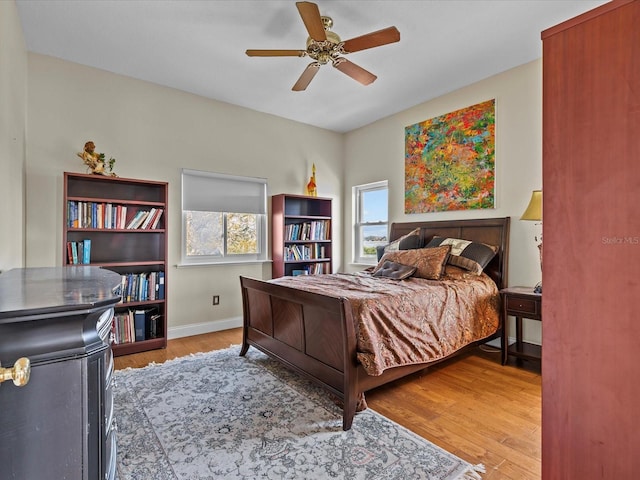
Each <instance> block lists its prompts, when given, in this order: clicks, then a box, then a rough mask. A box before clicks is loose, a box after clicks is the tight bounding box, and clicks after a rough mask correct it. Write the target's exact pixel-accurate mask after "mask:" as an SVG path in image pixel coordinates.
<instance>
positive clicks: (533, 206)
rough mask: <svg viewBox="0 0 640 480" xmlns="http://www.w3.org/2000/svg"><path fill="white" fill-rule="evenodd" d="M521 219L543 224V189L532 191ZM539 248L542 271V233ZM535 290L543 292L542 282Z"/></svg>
mask: <svg viewBox="0 0 640 480" xmlns="http://www.w3.org/2000/svg"><path fill="white" fill-rule="evenodd" d="M520 220H532V221H535V222H540V225H542V190H534V191H533V192H532V193H531V200H529V205H527V209H526V210H525V211H524V213H523V214H522V216H521V217H520ZM537 240H538V238H537V237H536V241H537ZM538 250H540V271H542V235H540V243H539V244H538ZM533 291H534V292H535V293H542V282H539V283H538V284H537V285H536V286H535V288H534V290H533Z"/></svg>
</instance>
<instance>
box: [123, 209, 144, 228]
mask: <svg viewBox="0 0 640 480" xmlns="http://www.w3.org/2000/svg"><path fill="white" fill-rule="evenodd" d="M147 215H149V212H148V211H147V210H138V212H137V213H136V214H135V215H134V217H133V218H132V219H131V221H130V222H129V224H128V225H127V229H129V230H135V229H136V228H138V227H139V226H140V224H141V223H142V222H143V221H144V219H145V218H146V217H147Z"/></svg>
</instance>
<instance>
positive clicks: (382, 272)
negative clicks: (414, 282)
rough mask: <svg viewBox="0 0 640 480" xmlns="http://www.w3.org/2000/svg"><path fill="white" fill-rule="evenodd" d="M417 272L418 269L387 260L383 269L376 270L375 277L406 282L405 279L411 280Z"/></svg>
mask: <svg viewBox="0 0 640 480" xmlns="http://www.w3.org/2000/svg"><path fill="white" fill-rule="evenodd" d="M415 271H416V267H412V266H410V265H403V264H401V263H396V262H391V261H389V260H385V261H384V263H383V264H382V267H380V268H379V269H378V270H376V272H375V273H374V274H373V276H374V277H387V278H392V279H393V280H404V279H405V278H409V277H410V276H411V275H413V273H414V272H415Z"/></svg>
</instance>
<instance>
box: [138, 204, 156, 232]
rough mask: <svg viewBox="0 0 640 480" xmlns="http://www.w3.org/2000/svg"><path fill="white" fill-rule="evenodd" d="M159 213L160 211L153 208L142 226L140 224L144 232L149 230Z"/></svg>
mask: <svg viewBox="0 0 640 480" xmlns="http://www.w3.org/2000/svg"><path fill="white" fill-rule="evenodd" d="M157 211H158V209H157V208H152V209H151V210H149V213H148V214H147V216H146V217H145V219H144V222H142V224H140V228H142V229H144V230H146V229H148V228H149V224H150V223H151V221H152V220H153V217H154V216H155V214H156V212H157Z"/></svg>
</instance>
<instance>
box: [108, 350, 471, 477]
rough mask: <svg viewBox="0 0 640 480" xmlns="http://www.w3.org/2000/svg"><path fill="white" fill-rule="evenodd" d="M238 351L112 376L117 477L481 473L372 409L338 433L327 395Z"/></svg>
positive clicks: (336, 412) (336, 413) (338, 420)
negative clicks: (114, 379)
mask: <svg viewBox="0 0 640 480" xmlns="http://www.w3.org/2000/svg"><path fill="white" fill-rule="evenodd" d="M239 351H240V350H239V347H237V346H234V347H231V348H229V349H226V350H219V351H214V352H210V353H200V354H197V355H192V356H190V357H183V358H179V359H176V360H171V361H168V362H166V363H163V364H158V365H150V366H149V367H145V368H140V369H127V370H119V371H117V372H116V373H115V376H116V382H117V387H116V388H115V405H116V407H115V415H116V419H117V422H118V432H117V433H118V470H117V471H118V479H119V480H133V479H136V480H137V479H139V480H175V479H189V480H197V479H247V480H249V479H251V480H254V479H274V480H275V479H278V480H281V479H295V480H301V479H324V478H326V479H367V480H370V479H385V480H386V479H402V480H407V479H412V480H413V479H430V480H436V479H437V480H462V479H480V478H481V477H480V475H479V473H478V471H483V468H482V466H481V465H478V466H475V467H474V466H472V465H470V464H469V463H467V462H464V461H463V460H461V459H459V458H458V457H456V456H454V455H452V454H450V453H448V452H446V451H444V450H442V449H441V448H439V447H437V446H435V445H433V444H431V443H429V442H428V441H426V440H424V439H423V438H420V437H418V436H417V435H415V434H413V433H412V432H410V431H409V430H407V429H405V428H403V427H402V426H400V425H398V424H396V423H394V422H392V421H391V420H389V419H387V418H385V417H383V416H382V415H380V414H378V413H376V412H374V411H373V410H371V409H368V410H365V411H364V412H360V413H358V414H357V415H356V418H355V420H354V422H353V427H352V428H351V430H349V431H347V432H344V431H342V412H341V410H340V408H338V407H336V406H335V405H334V403H333V402H332V401H331V400H330V399H329V398H328V396H327V395H326V393H325V392H324V391H323V390H321V389H319V388H317V387H315V386H313V385H312V384H310V383H309V382H308V381H306V380H305V379H303V378H302V377H300V376H299V375H297V374H294V373H291V372H289V371H288V370H286V369H284V368H283V367H281V366H280V365H279V364H277V363H276V362H274V361H272V360H270V359H269V358H268V357H267V356H266V355H264V354H262V353H261V352H258V351H257V350H256V349H254V348H251V349H249V352H248V353H247V356H246V357H240V356H239Z"/></svg>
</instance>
